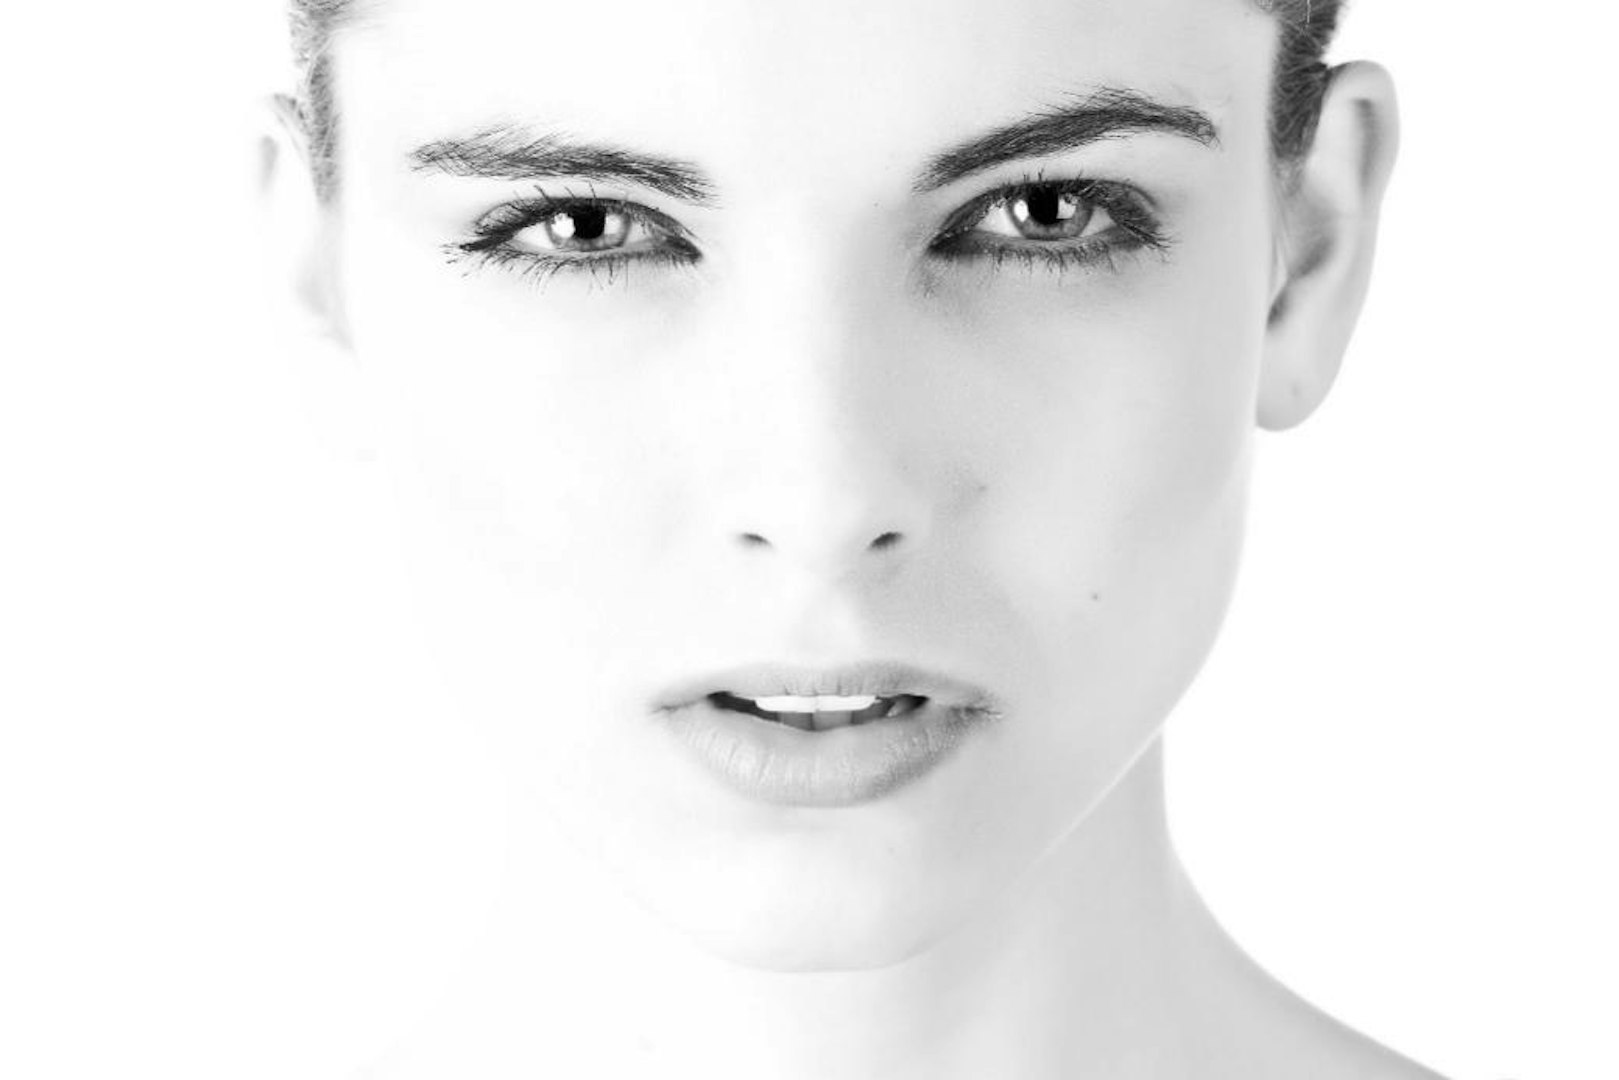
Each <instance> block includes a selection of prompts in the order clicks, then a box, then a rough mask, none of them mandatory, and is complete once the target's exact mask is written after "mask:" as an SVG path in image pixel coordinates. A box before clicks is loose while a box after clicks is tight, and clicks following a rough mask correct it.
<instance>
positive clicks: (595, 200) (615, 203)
mask: <svg viewBox="0 0 1619 1080" xmlns="http://www.w3.org/2000/svg"><path fill="white" fill-rule="evenodd" d="M1033 187H1070V188H1090V189H1093V190H1096V191H1100V192H1105V193H1111V194H1112V195H1114V196H1115V200H1129V201H1134V202H1136V203H1138V204H1139V205H1140V206H1141V207H1143V208H1145V209H1147V210H1148V211H1150V212H1152V213H1156V212H1157V204H1156V200H1154V199H1153V198H1152V197H1151V196H1150V195H1148V194H1147V193H1146V192H1144V191H1142V190H1141V189H1139V188H1137V187H1136V186H1135V185H1133V184H1130V183H1127V182H1123V181H1114V180H1104V179H1098V178H1092V177H1087V176H1056V177H1051V176H1046V175H1045V174H1044V173H1043V172H1042V173H1039V174H1035V175H1027V174H1025V175H1024V176H1023V177H1021V178H1019V179H1016V180H1008V181H1003V182H1002V183H999V184H997V185H995V186H993V187H990V188H988V189H987V190H984V191H982V192H980V193H979V194H977V195H974V196H972V197H970V198H969V199H967V201H965V202H964V203H962V204H960V205H959V206H958V207H957V208H956V209H954V210H952V211H950V212H949V213H948V214H947V215H946V216H945V218H944V222H943V224H942V225H940V226H939V227H938V229H937V230H936V232H935V235H934V237H933V239H931V240H929V241H928V245H929V246H932V245H934V244H937V243H940V242H943V241H945V240H948V239H952V238H955V237H957V236H960V235H961V234H962V233H964V232H967V231H969V230H970V227H971V225H972V224H973V223H974V222H975V221H977V220H978V219H979V218H980V217H982V216H983V215H984V214H985V213H986V212H988V211H989V210H991V209H993V208H994V207H996V206H998V205H1003V204H1005V203H1006V202H1007V201H1009V200H1010V199H1012V198H1013V197H1015V196H1016V194H1017V193H1018V192H1020V191H1024V190H1027V189H1029V188H1033ZM1115 200H1106V201H1102V202H1101V203H1100V205H1102V206H1103V208H1104V209H1106V208H1107V205H1108V202H1111V201H1115ZM569 206H606V207H609V208H613V209H618V210H622V211H623V212H625V213H628V214H629V215H630V216H632V217H634V218H635V219H637V220H638V221H640V222H641V223H643V224H646V225H650V226H652V227H654V228H656V229H659V230H661V231H664V232H666V233H668V234H670V235H671V236H673V237H675V238H677V239H679V240H682V241H684V242H686V243H688V244H693V245H695V244H696V243H697V238H696V236H695V235H694V234H693V233H692V232H691V230H690V229H688V228H687V227H686V226H685V225H683V224H682V223H681V222H679V221H678V220H676V219H675V218H673V217H671V216H670V215H668V214H665V213H663V212H662V211H660V210H656V209H654V208H652V207H650V206H647V205H645V204H644V203H638V202H635V201H634V200H631V199H623V198H617V197H614V196H605V195H598V194H596V193H594V191H592V192H591V193H589V194H575V193H572V192H567V193H564V194H561V195H551V194H548V193H546V192H544V191H541V192H539V193H538V194H536V195H531V196H526V197H524V198H520V199H514V200H509V201H507V202H504V203H501V204H499V205H497V206H494V207H491V208H490V209H489V210H487V211H485V212H484V213H483V214H482V215H481V216H480V217H479V218H478V219H477V221H476V222H475V223H474V226H473V227H474V230H475V231H476V232H477V233H478V234H479V236H480V237H484V238H500V237H505V238H509V237H511V236H513V235H515V234H516V233H518V232H521V231H522V230H523V229H526V228H530V227H532V225H533V224H535V223H537V222H539V221H541V220H544V217H545V216H546V215H545V213H544V212H545V211H551V212H556V211H559V210H565V209H566V208H567V207H569ZM514 212H515V213H517V214H520V215H523V216H525V217H526V218H527V219H528V220H527V221H526V222H524V223H522V224H513V225H509V226H505V227H502V226H498V225H493V226H492V225H491V219H495V218H497V216H498V215H501V214H503V213H505V214H512V213H514Z"/></svg>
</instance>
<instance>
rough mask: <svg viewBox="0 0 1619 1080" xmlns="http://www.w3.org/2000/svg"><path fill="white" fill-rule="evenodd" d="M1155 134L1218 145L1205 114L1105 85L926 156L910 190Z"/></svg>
mask: <svg viewBox="0 0 1619 1080" xmlns="http://www.w3.org/2000/svg"><path fill="white" fill-rule="evenodd" d="M1146 132H1160V133H1164V134H1169V135H1177V136H1182V137H1185V138H1188V139H1191V140H1193V141H1194V142H1197V143H1201V144H1202V145H1204V146H1218V145H1219V142H1220V131H1219V128H1217V127H1216V126H1215V124H1214V121H1213V120H1211V119H1210V118H1209V116H1208V114H1207V113H1204V112H1200V111H1199V110H1197V109H1194V108H1191V107H1190V106H1186V105H1168V104H1165V103H1163V102H1160V101H1155V100H1153V99H1152V98H1150V97H1147V96H1145V95H1143V94H1140V93H1137V92H1136V91H1134V90H1118V89H1106V90H1100V91H1097V92H1096V93H1093V94H1090V95H1088V96H1086V97H1084V98H1081V99H1080V100H1078V101H1074V102H1070V103H1068V104H1064V105H1059V106H1055V107H1053V108H1050V109H1046V110H1044V111H1042V112H1039V113H1036V114H1035V115H1033V116H1028V117H1025V118H1023V119H1021V120H1016V121H1013V122H1012V123H1009V124H1007V125H1005V126H1004V127H998V128H996V129H994V130H993V131H989V132H986V133H985V134H983V135H979V136H977V137H976V138H972V139H969V140H967V141H966V142H962V143H958V144H956V145H955V146H953V147H951V148H950V149H948V150H945V151H942V152H941V153H939V154H936V155H934V156H933V157H932V158H930V159H928V162H927V164H926V165H925V166H924V167H923V169H922V171H921V173H920V174H919V175H918V176H917V178H916V182H915V183H914V184H913V185H912V190H914V191H917V192H926V191H933V190H935V189H937V188H941V187H944V186H945V185H946V184H951V183H954V182H955V181H957V180H961V179H963V178H965V177H968V176H971V175H973V174H974V173H979V172H983V171H984V170H986V169H991V168H994V167H995V166H997V165H1004V164H1006V163H1007V162H1011V161H1018V160H1021V159H1023V158H1030V157H1045V156H1047V155H1050V154H1058V153H1062V152H1064V151H1067V150H1076V149H1078V148H1079V147H1081V146H1085V145H1087V144H1089V143H1094V142H1098V141H1100V140H1102V139H1116V138H1120V137H1122V136H1126V135H1136V134H1142V133H1146Z"/></svg>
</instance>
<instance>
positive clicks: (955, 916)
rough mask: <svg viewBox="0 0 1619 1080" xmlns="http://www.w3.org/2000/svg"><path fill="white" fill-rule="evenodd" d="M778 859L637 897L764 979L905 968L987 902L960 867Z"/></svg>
mask: <svg viewBox="0 0 1619 1080" xmlns="http://www.w3.org/2000/svg"><path fill="white" fill-rule="evenodd" d="M858 846H859V845H855V848H856V849H858ZM879 846H883V845H879ZM867 853H871V852H867ZM774 854H775V857H774V858H768V859H761V858H753V859H750V858H748V857H745V856H743V855H740V854H738V855H736V856H735V857H734V858H731V859H729V860H727V861H726V865H724V866H723V867H721V868H715V867H713V866H710V868H709V870H710V873H709V874H708V875H706V876H684V877H683V879H681V880H678V881H671V880H668V879H663V880H660V881H649V880H646V879H644V878H643V879H642V880H640V881H637V882H634V883H632V893H633V894H634V896H635V899H636V900H637V902H638V903H639V904H640V905H641V906H642V907H643V908H645V909H646V910H647V911H648V912H649V913H650V914H651V915H652V916H653V917H654V918H656V919H657V920H658V921H659V922H661V923H663V924H664V925H665V926H666V927H667V928H669V929H670V930H671V931H673V932H675V933H677V934H679V935H680V936H681V937H683V938H685V939H687V940H688V941H689V942H691V943H692V944H693V945H694V946H695V947H696V948H698V949H700V950H701V951H702V952H704V953H707V954H709V955H710V956H713V957H715V958H717V959H720V960H722V961H725V962H728V963H730V964H734V965H736V966H739V967H743V968H750V969H754V970H758V971H772V972H803V973H808V972H837V971H870V970H876V969H880V968H886V967H891V966H893V965H896V964H901V963H904V962H905V961H907V960H909V959H911V958H912V957H915V956H917V955H919V954H921V953H923V952H926V951H927V950H928V949H930V948H932V947H933V946H935V945H936V944H938V943H939V942H940V941H941V940H943V939H945V938H947V937H949V936H950V934H951V932H952V931H953V930H954V928H955V927H956V926H958V925H959V924H960V923H962V922H963V921H964V920H966V919H967V918H968V917H969V916H970V915H971V914H972V912H973V911H975V910H977V909H978V907H979V906H980V903H981V900H982V897H981V896H979V895H978V890H977V889H974V888H970V887H968V885H967V883H966V882H963V881H962V880H961V879H960V874H961V869H962V868H961V866H960V865H959V863H958V864H956V865H953V866H939V867H933V868H930V867H928V866H925V865H910V866H904V865H901V864H899V863H898V862H897V861H896V859H895V858H894V857H893V855H892V854H889V856H888V858H886V859H880V860H878V861H876V862H874V861H873V860H871V859H860V858H855V857H850V856H853V855H854V851H853V850H849V851H845V852H844V855H845V858H844V859H842V860H839V859H831V858H827V857H826V855H827V852H825V851H824V850H823V851H821V852H816V853H814V854H811V853H809V852H805V851H803V850H800V851H799V852H798V853H797V854H798V856H799V857H798V858H796V859H795V858H793V852H792V851H790V850H781V849H777V850H776V852H775V853H774ZM815 854H819V855H821V856H822V857H821V858H818V859H817V858H815V857H814V855H815ZM963 854H965V853H963ZM885 864H886V865H885ZM930 869H931V871H932V872H929V871H930Z"/></svg>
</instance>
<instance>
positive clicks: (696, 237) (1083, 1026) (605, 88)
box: [271, 0, 1434, 1080]
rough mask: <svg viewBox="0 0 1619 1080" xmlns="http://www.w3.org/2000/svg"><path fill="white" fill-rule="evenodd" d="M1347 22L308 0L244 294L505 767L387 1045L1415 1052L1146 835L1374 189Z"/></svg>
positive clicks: (1313, 11) (784, 1058) (721, 1056)
mask: <svg viewBox="0 0 1619 1080" xmlns="http://www.w3.org/2000/svg"><path fill="white" fill-rule="evenodd" d="M1337 7H1338V5H1337V3H1335V2H1324V0H1315V2H1313V3H1312V2H1309V0H1279V2H1277V3H1275V4H1273V5H1271V6H1270V7H1269V8H1262V7H1260V6H1256V5H1255V3H1254V0H1133V2H1131V3H1118V2H1116V0H1013V2H1011V3H1007V2H1005V0H1000V2H996V3H988V2H985V0H927V2H923V0H878V2H872V0H826V2H822V3H814V4H769V5H761V4H758V3H755V2H752V0H675V2H651V0H627V3H626V4H623V5H619V6H617V7H615V8H613V9H611V10H607V9H603V10H602V11H600V12H586V11H584V10H583V9H579V8H565V7H562V6H560V5H552V4H546V3H518V2H515V0H371V2H364V3H361V2H358V0H355V2H341V0H301V2H300V3H299V5H298V7H297V10H296V12H295V30H296V36H297V42H298V46H299V50H298V52H299V59H300V63H301V65H302V71H303V74H304V79H303V82H302V87H301V90H300V92H299V93H298V94H297V95H295V96H293V97H288V98H283V99H281V100H280V102H279V107H278V115H279V117H280V119H281V123H279V124H277V125H274V131H273V134H272V135H271V139H272V140H273V145H274V147H275V148H276V150H277V151H278V153H277V155H276V158H277V160H276V166H275V169H274V173H273V176H274V182H273V184H272V186H271V194H272V196H273V198H274V199H275V200H276V201H277V203H278V204H279V206H278V212H279V213H281V214H282V215H284V216H283V220H285V221H289V222H292V223H293V231H294V232H295V233H296V239H297V243H294V244H291V245H289V262H288V266H287V273H288V276H289V279H290V280H292V281H293V282H294V283H295V285H296V287H297V288H298V289H299V290H300V292H301V294H302V295H303V296H304V297H305V299H306V301H307V303H308V304H309V306H310V308H311V310H313V311H314V312H315V313H316V314H317V315H318V316H319V318H320V320H321V321H322V323H323V324H324V325H325V326H326V327H328V328H329V329H330V331H331V332H332V334H333V335H334V336H336V338H337V339H338V340H339V341H340V342H342V344H343V345H344V347H345V348H347V349H349V350H352V353H353V355H354V357H355V358H356V367H357V370H358V371H359V372H360V373H361V374H362V376H363V378H364V380H365V383H366V386H367V387H368V392H369V397H368V400H369V401H370V402H371V411H372V415H373V417H374V418H375V422H376V425H377V426H376V431H377V432H378V434H377V438H378V440H379V443H380V445H381V447H382V453H383V457H384V459H385V460H386V461H388V462H390V463H391V464H392V465H393V466H394V475H395V476H396V479H397V483H398V489H399V494H400V505H401V507H402V510H403V512H404V514H405V522H406V526H407V533H408V536H409V537H410V541H411V544H412V546H413V550H414V552H415V565H416V566H417V567H418V568H419V571H420V574H419V576H420V586H421V596H422V601H423V604H424V605H425V608H426V610H427V612H428V614H429V622H430V625H431V626H432V628H433V629H434V631H435V632H436V633H437V634H438V635H439V639H440V640H439V648H440V649H441V652H442V658H443V664H444V668H445V671H446V673H447V674H448V675H449V677H450V679H451V681H452V684H453V685H454V687H455V688H456V690H457V691H459V692H460V693H461V694H462V695H463V696H464V699H465V704H466V711H467V714H468V716H469V718H470V721H471V722H475V723H476V724H478V725H479V727H480V729H481V730H482V731H483V732H484V733H485V734H486V735H487V737H488V738H489V739H490V740H492V742H493V743H494V745H496V746H498V747H499V748H500V749H501V752H502V754H503V757H504V759H505V760H506V761H507V762H508V763H509V766H510V773H511V777H512V787H513V791H514V793H515V794H516V795H517V796H518V798H517V800H516V804H515V805H516V807H517V808H516V809H514V812H513V820H512V824H511V835H510V842H511V849H512V852H513V856H512V871H511V874H510V878H509V880H508V882H507V885H506V892H505V894H504V895H503V897H502V903H501V905H500V907H499V911H498V914H497V916H496V917H495V918H494V920H493V922H492V924H491V927H490V928H489V929H488V931H487V932H486V933H485V934H484V936H483V937H482V938H481V939H480V942H481V944H480V946H479V948H478V950H477V951H476V954H475V956H474V957H473V958H472V959H471V960H469V962H468V965H467V968H466V971H465V972H464V973H463V975H462V976H461V977H460V978H459V979H458V981H457V982H456V983H455V984H454V985H452V986H448V987H446V988H445V993H444V998H443V1003H442V1005H441V1006H440V1008H439V1009H438V1010H437V1011H436V1012H435V1013H433V1015H431V1016H430V1017H427V1018H424V1020H423V1021H422V1023H421V1024H420V1025H418V1026H417V1027H416V1028H415V1029H414V1030H413V1031H412V1032H411V1033H410V1034H409V1035H408V1036H407V1037H405V1038H403V1039H402V1040H401V1041H400V1043H399V1045H398V1046H397V1047H396V1048H395V1049H394V1051H393V1052H392V1053H391V1054H390V1055H389V1057H388V1058H387V1059H386V1060H385V1061H383V1062H379V1063H378V1065H377V1067H376V1069H375V1071H374V1074H373V1075H375V1076H376V1077H378V1078H387V1080H395V1078H405V1077H412V1078H416V1077H420V1078H428V1077H434V1078H446V1080H448V1078H450V1077H465V1076H474V1075H475V1076H478V1077H480V1080H491V1078H494V1077H508V1076H509V1077H517V1076H524V1077H535V1076H541V1077H546V1076H561V1075H569V1076H588V1077H628V1076H644V1075H660V1076H669V1075H674V1076H687V1075H690V1076H698V1075H701V1076H705V1077H739V1078H740V1077H779V1078H784V1080H794V1078H801V1077H802V1078H810V1077H814V1078H828V1077H837V1078H873V1080H875V1078H883V1080H894V1078H901V1077H916V1078H922V1077H926V1078H928V1080H955V1078H968V1077H972V1078H985V1077H1005V1078H1009V1080H1070V1078H1077V1077H1106V1078H1108V1080H1169V1078H1174V1080H1214V1078H1222V1080H1224V1078H1241V1080H1283V1078H1286V1080H1298V1078H1301V1077H1308V1078H1310V1080H1339V1078H1342V1080H1348V1078H1350V1077H1353V1078H1356V1080H1368V1078H1374V1077H1375V1078H1390V1080H1394V1078H1408V1077H1432V1076H1433V1075H1434V1074H1433V1073H1431V1072H1430V1071H1428V1070H1426V1069H1424V1068H1422V1067H1420V1066H1418V1065H1415V1064H1413V1063H1411V1062H1409V1061H1407V1060H1405V1059H1403V1058H1401V1057H1400V1056H1398V1055H1397V1054H1394V1053H1392V1052H1391V1051H1389V1050H1386V1049H1384V1048H1382V1047H1380V1046H1378V1045H1376V1044H1375V1043H1373V1042H1371V1041H1370V1040H1368V1039H1366V1038H1365V1037H1363V1036H1360V1035H1358V1034H1356V1033H1354V1032H1351V1031H1349V1030H1347V1029H1346V1028H1344V1027H1343V1026H1341V1025H1339V1024H1338V1023H1336V1022H1335V1021H1333V1020H1331V1019H1330V1018H1328V1017H1326V1016H1324V1015H1322V1014H1321V1013H1320V1012H1318V1011H1316V1010H1315V1009H1313V1008H1312V1007H1310V1006H1309V1005H1308V1004H1307V1003H1305V1002H1303V1001H1301V1000H1300V999H1298V998H1297V997H1296V996H1294V995H1292V994H1291V993H1290V992H1289V991H1287V990H1286V989H1285V988H1283V987H1281V986H1280V985H1278V984H1277V983H1276V982H1275V981H1273V980H1272V979H1270V978H1269V977H1268V976H1267V975H1266V974H1265V973H1263V972H1262V971H1261V970H1259V969H1258V968H1257V967H1256V965H1255V964H1254V963H1253V962H1252V961H1251V960H1249V959H1248V958H1247V957H1246V956H1245V955H1244V954H1243V953H1242V952H1241V951H1240V949H1238V948H1237V947H1236V946H1235V945H1234V944H1233V943H1232V942H1231V941H1230V940H1229V939H1228V938H1227V937H1226V936H1225V935H1224V934H1223V933H1222V931H1221V929H1220V927H1219V926H1218V925H1217V923H1216V922H1215V920H1214V919H1213V918H1212V917H1211V915H1210V913H1209V912H1208V910H1207V909H1206V908H1205V907H1204V906H1203V904H1202V903H1201V902H1200V901H1199V899H1198V896H1197V894H1196V892H1195V891H1194V890H1193V888H1192V886H1191V884H1190V883H1189V882H1188V881H1187V879H1186V877H1185V876H1184V874H1183V872H1182V870H1181V868H1180V866H1179V864H1178V862H1177V859H1176V857H1175V854H1174V852H1173V850H1172V847H1171V844H1170V840H1169V837H1168V836H1167V832H1166V826H1165V819H1164V810H1163V792H1162V771H1161V750H1160V732H1161V729H1162V727H1163V724H1164V721H1165V719H1166V718H1167V716H1168V715H1169V714H1170V712H1171V710H1172V708H1173V706H1174V704H1175V702H1176V701H1177V699H1178V698H1179V697H1180V695H1181V694H1182V692H1183V691H1184V690H1185V688H1186V687H1187V685H1188V684H1189V683H1190V681H1191V680H1192V678H1193V677H1194V675H1195V673H1196V672H1197V670H1198V669H1199V667H1200V665H1201V664H1202V662H1203V660H1204V657H1205V656H1206V654H1207V653H1208V651H1209V648H1210V646H1211V644H1212V642H1213V640H1214V638H1215V635H1216V631H1217V628H1218V626H1219V624H1220V622H1221V619H1222V615H1223V613H1224V610H1225V607H1226V602H1227V598H1228V595H1229V593H1230V590H1231V586H1232V583H1233V579H1234V576H1235V574H1236V569H1237V565H1238V555H1239V549H1240V546H1241V537H1242V525H1243V513H1244V501H1245V492H1246V486H1247V479H1248V471H1249V456H1250V448H1251V446H1252V440H1253V435H1254V431H1255V429H1256V427H1264V428H1268V429H1273V430H1275V429H1282V428H1287V427H1289V426H1291V425H1294V424H1297V423H1299V422H1300V421H1302V420H1303V419H1305V418H1306V417H1307V416H1308V415H1309V414H1310V413H1311V411H1312V410H1313V409H1314V408H1315V407H1316V406H1317V405H1318V404H1319V403H1320V401H1321V400H1322V397H1323V395H1325V394H1326V392H1327V390H1328V388H1329V387H1330V385H1331V384H1332V382H1333V377H1334V374H1335V372H1336V369H1337V367H1338V364H1339V361H1340V358H1341V357H1342V355H1343V353H1344V349H1345V345H1346V342H1347V340H1348V338H1349V335H1350V331H1351V328H1352V326H1353V324H1354V322H1355V319H1356V316H1357V313H1358V310H1359V308H1360V305H1361V299H1362V296H1363V294H1364V291H1365V289H1366V285H1367V279H1368V275H1369V271H1370V267H1371V261H1372V251H1373V243H1374V237H1375V231H1376V224H1377V214H1378V208H1379V203H1380V200H1381V198H1382V194H1383V190H1384V187H1385V184H1386V183H1387V181H1388V178H1389V174H1390V170H1391V167H1392V165H1393V162H1394V157H1395V146H1396V141H1397V119H1396V108H1395V100H1394V93H1393V90H1392V88H1391V85H1390V82H1389V79H1388V77H1387V75H1386V74H1385V73H1384V72H1383V71H1382V70H1381V69H1380V68H1378V67H1376V66H1374V65H1370V64H1364V63H1356V64H1349V65H1345V66H1342V67H1338V68H1334V69H1331V70H1330V71H1329V70H1328V69H1326V68H1325V67H1324V66H1323V64H1322V62H1321V56H1322V53H1323V50H1324V49H1325V47H1326V44H1327V41H1328V39H1329V38H1330V36H1331V32H1332V30H1333V27H1334V24H1335V21H1336V18H1337V14H1338V12H1337ZM632 901H633V902H632Z"/></svg>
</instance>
